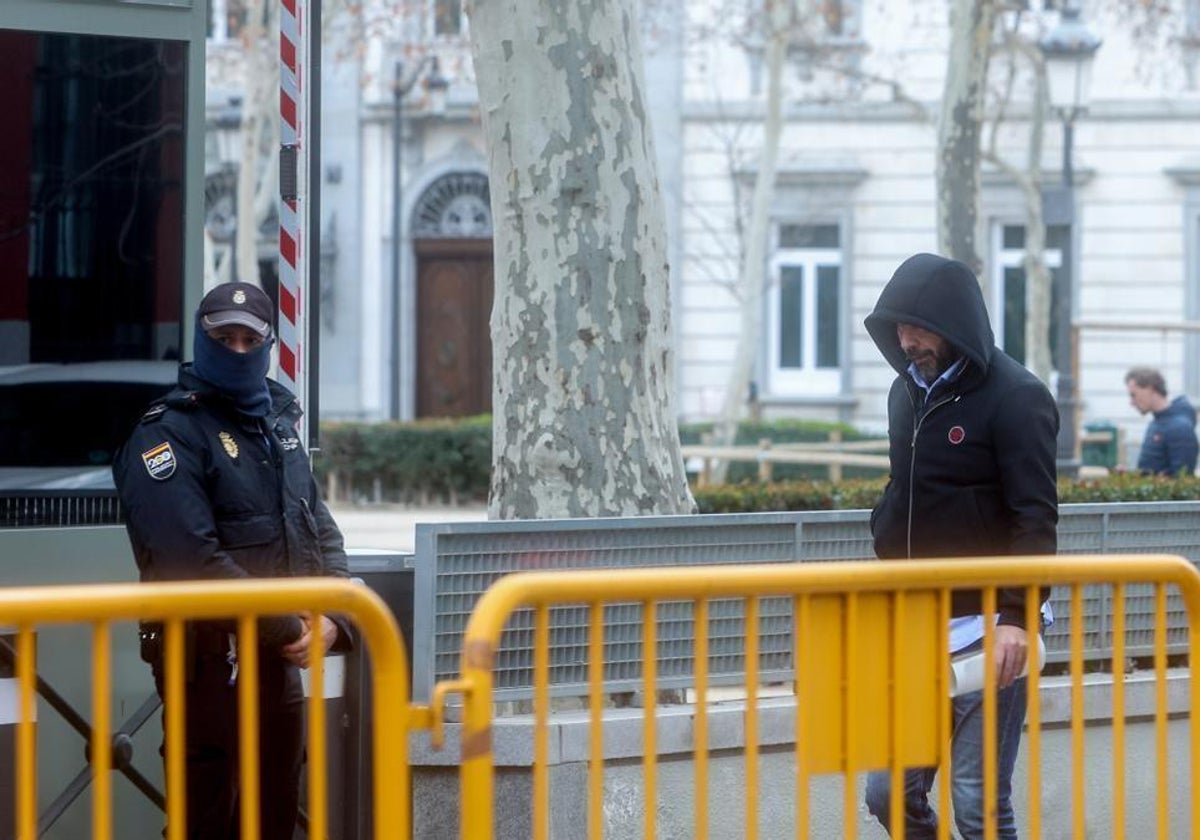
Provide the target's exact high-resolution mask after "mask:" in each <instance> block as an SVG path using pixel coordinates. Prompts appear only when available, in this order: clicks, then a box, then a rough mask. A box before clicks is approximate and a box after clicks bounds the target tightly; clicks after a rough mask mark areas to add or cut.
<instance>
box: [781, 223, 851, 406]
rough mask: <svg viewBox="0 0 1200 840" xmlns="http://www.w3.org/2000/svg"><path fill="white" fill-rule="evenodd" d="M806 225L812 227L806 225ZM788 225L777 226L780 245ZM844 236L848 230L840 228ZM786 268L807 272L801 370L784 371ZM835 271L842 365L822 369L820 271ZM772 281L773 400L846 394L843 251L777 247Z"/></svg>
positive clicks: (790, 369) (804, 289) (805, 278)
mask: <svg viewBox="0 0 1200 840" xmlns="http://www.w3.org/2000/svg"><path fill="white" fill-rule="evenodd" d="M804 224H806V225H807V224H812V223H811V222H806V223H804ZM783 226H785V224H781V223H777V224H776V225H775V230H774V239H775V242H776V243H778V241H779V230H780V228H781V227H783ZM838 227H839V231H840V233H841V235H842V236H844V235H845V230H844V228H842V226H841V225H840V224H839V225H838ZM785 267H799V268H801V269H802V270H803V278H804V288H803V292H802V294H803V305H804V321H803V325H802V326H803V335H804V345H803V347H802V348H801V354H800V355H801V361H802V365H801V367H798V368H791V367H789V368H784V367H782V366H781V364H780V352H779V342H780V338H781V335H780V334H781V328H780V327H781V325H780V319H781V316H782V300H781V296H782V290H783V286H782V283H781V280H782V275H783V269H784V268H785ZM818 268H834V269H836V270H837V272H838V362H839V363H838V365H837V367H830V368H818V367H817V366H816V358H817V327H818V324H817V282H816V278H817V269H818ZM768 278H769V281H768V282H769V283H770V286H769V288H768V294H767V299H768V304H767V330H766V335H767V342H768V344H767V384H768V388H769V392H770V394H771V395H772V396H787V397H792V396H828V395H832V394H839V393H841V390H842V368H843V366H844V364H845V360H844V358H842V356H843V353H844V349H845V348H844V342H843V341H842V335H841V321H842V311H841V309H842V302H843V295H842V291H843V288H842V287H843V284H844V283H845V281H846V270H845V265H844V263H843V260H842V250H841V248H779V247H776V248H775V251H774V254H773V255H772V257H771V260H770V264H769V268H768Z"/></svg>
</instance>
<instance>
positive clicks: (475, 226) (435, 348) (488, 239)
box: [413, 172, 494, 417]
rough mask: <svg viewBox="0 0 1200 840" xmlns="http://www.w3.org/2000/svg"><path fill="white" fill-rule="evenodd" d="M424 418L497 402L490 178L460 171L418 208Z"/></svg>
mask: <svg viewBox="0 0 1200 840" xmlns="http://www.w3.org/2000/svg"><path fill="white" fill-rule="evenodd" d="M413 241H414V246H415V248H414V250H415V252H416V258H417V272H416V276H417V289H416V293H417V305H416V314H417V358H416V366H417V405H416V414H417V416H418V417H462V416H467V415H472V414H482V413H485V412H489V411H491V408H492V343H491V330H490V327H489V321H490V318H491V311H492V297H493V289H494V286H493V276H492V213H491V204H490V196H489V192H488V183H487V177H486V176H484V175H482V174H480V173H477V172H453V173H450V174H448V175H445V176H443V177H441V178H439V179H438V180H436V181H434V182H433V183H432V184H430V185H429V186H428V187H427V188H426V189H425V191H424V192H423V193H422V194H421V197H420V199H418V201H417V204H416V206H415V208H414V212H413Z"/></svg>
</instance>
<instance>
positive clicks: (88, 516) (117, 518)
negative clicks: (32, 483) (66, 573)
mask: <svg viewBox="0 0 1200 840" xmlns="http://www.w3.org/2000/svg"><path fill="white" fill-rule="evenodd" d="M122 522H124V519H123V518H122V516H121V505H120V503H119V502H118V501H117V493H116V491H115V490H96V491H81V490H18V491H0V528H61V527H65V526H71V525H120V524H121V523H122Z"/></svg>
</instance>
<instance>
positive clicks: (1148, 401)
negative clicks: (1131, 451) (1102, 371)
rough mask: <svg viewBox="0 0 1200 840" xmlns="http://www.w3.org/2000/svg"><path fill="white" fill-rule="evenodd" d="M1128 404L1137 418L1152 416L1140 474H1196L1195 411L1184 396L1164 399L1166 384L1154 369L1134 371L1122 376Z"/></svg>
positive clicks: (1145, 439) (1145, 441)
mask: <svg viewBox="0 0 1200 840" xmlns="http://www.w3.org/2000/svg"><path fill="white" fill-rule="evenodd" d="M1125 387H1126V388H1127V389H1128V391H1129V403H1130V405H1132V406H1133V407H1134V408H1136V409H1137V410H1138V412H1139V413H1141V414H1153V415H1154V419H1153V420H1151V421H1150V425H1149V426H1148V427H1146V436H1145V437H1144V438H1143V439H1142V451H1141V454H1140V455H1138V465H1137V468H1138V470H1139V471H1140V472H1144V473H1148V474H1157V475H1180V474H1181V473H1182V474H1183V475H1191V474H1192V473H1194V472H1195V471H1196V454H1197V452H1198V451H1200V447H1198V446H1197V443H1196V409H1194V408H1193V407H1192V404H1191V403H1190V402H1188V398H1187V397H1185V396H1182V395H1181V396H1178V397H1176V398H1175V399H1174V400H1168V399H1167V382H1166V380H1165V379H1163V375H1162V374H1161V373H1159V372H1158V371H1157V370H1155V369H1154V368H1149V367H1135V368H1132V369H1131V370H1130V371H1129V372H1128V373H1127V374H1125Z"/></svg>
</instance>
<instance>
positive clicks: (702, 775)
mask: <svg viewBox="0 0 1200 840" xmlns="http://www.w3.org/2000/svg"><path fill="white" fill-rule="evenodd" d="M695 610H696V612H695V631H694V635H695V637H696V655H695V662H694V665H695V669H696V716H695V721H694V724H693V725H694V732H693V738H694V741H693V750H694V752H693V756H694V760H695V762H696V833H695V837H696V840H708V601H707V600H706V599H703V598H701V599H699V600H697V601H696V607H695Z"/></svg>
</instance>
